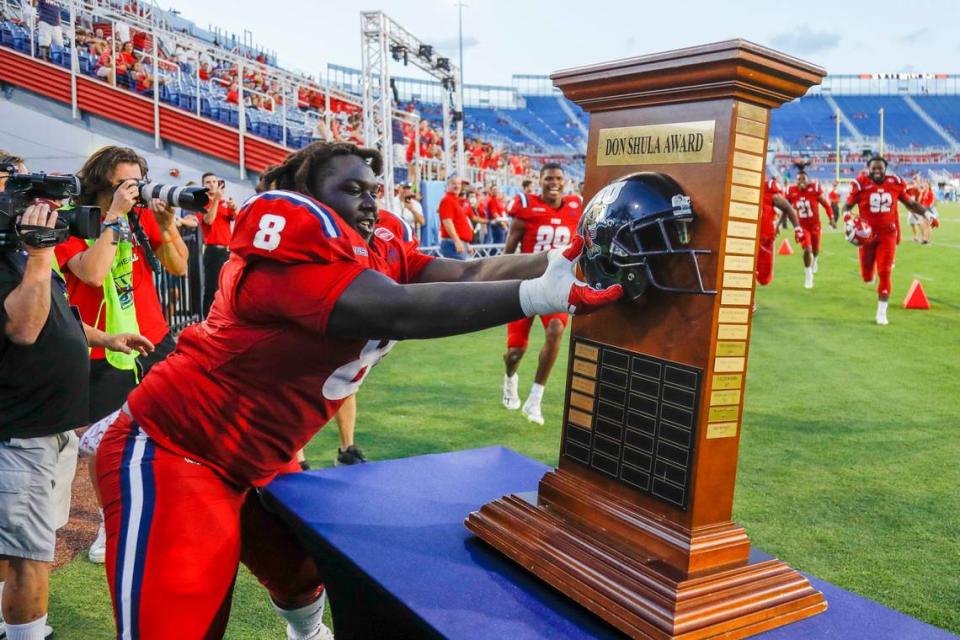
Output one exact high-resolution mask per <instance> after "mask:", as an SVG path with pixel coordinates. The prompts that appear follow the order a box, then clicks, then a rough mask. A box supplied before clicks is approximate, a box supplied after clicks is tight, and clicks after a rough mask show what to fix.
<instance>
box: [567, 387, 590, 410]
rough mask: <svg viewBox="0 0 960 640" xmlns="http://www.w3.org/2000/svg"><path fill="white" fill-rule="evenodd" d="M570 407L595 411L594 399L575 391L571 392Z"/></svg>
mask: <svg viewBox="0 0 960 640" xmlns="http://www.w3.org/2000/svg"><path fill="white" fill-rule="evenodd" d="M570 406H573V407H577V408H578V409H583V410H585V411H593V398H591V397H590V396H585V395H583V394H582V393H577V392H575V391H574V392H571V393H570Z"/></svg>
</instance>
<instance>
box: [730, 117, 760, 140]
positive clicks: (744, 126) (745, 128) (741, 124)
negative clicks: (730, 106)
mask: <svg viewBox="0 0 960 640" xmlns="http://www.w3.org/2000/svg"><path fill="white" fill-rule="evenodd" d="M737 133H745V134H747V135H748V136H757V137H758V138H764V137H766V135H767V127H766V126H765V125H763V124H761V123H759V122H754V121H753V120H747V119H746V118H740V117H737Z"/></svg>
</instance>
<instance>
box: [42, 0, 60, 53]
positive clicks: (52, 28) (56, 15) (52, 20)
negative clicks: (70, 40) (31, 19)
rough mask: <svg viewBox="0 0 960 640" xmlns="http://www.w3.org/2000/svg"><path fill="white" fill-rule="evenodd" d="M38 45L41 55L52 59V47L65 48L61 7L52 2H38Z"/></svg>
mask: <svg viewBox="0 0 960 640" xmlns="http://www.w3.org/2000/svg"><path fill="white" fill-rule="evenodd" d="M37 44H39V45H40V55H41V57H43V58H46V59H48V60H49V59H50V47H51V46H52V45H56V46H57V47H60V48H61V49H62V48H63V27H61V26H60V5H58V4H57V3H56V2H50V0H38V1H37Z"/></svg>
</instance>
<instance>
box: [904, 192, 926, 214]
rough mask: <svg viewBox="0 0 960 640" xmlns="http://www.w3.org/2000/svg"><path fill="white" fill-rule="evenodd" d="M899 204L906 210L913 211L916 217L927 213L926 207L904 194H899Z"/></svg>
mask: <svg viewBox="0 0 960 640" xmlns="http://www.w3.org/2000/svg"><path fill="white" fill-rule="evenodd" d="M900 202H902V203H903V206H905V207H906V208H907V209H910V211H913V212H914V213H915V214H917V215H918V216H922V215H925V214H926V213H927V208H926V207H924V206H923V205H921V204H920V203H919V202H917V201H916V200H914V199H913V198H911V197H910V196H908V195H907V194H906V193H903V192H901V193H900Z"/></svg>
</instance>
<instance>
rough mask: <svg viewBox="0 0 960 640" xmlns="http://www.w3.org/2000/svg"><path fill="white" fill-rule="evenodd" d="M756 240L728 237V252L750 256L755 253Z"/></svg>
mask: <svg viewBox="0 0 960 640" xmlns="http://www.w3.org/2000/svg"><path fill="white" fill-rule="evenodd" d="M753 248H754V241H753V240H743V239H741V238H727V246H726V252H727V253H742V254H746V255H748V256H752V255H753Z"/></svg>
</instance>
